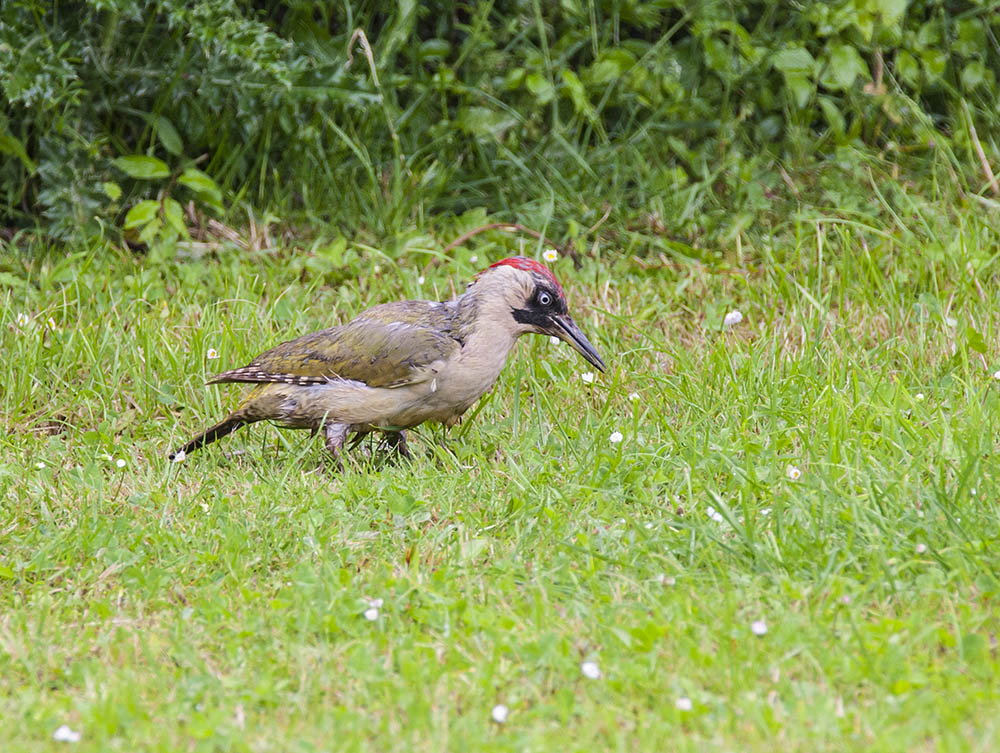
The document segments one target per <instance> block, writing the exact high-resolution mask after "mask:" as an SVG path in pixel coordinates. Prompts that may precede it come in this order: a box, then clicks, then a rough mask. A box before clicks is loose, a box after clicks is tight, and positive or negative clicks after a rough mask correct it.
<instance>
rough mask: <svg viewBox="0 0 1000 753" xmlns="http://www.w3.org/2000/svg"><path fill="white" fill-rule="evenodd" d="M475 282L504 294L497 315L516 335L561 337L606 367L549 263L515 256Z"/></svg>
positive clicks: (486, 270)
mask: <svg viewBox="0 0 1000 753" xmlns="http://www.w3.org/2000/svg"><path fill="white" fill-rule="evenodd" d="M473 286H474V287H477V288H483V289H488V290H490V291H491V292H495V293H496V294H497V295H499V296H501V297H502V300H503V306H502V308H501V309H499V310H498V311H497V312H496V315H497V316H499V317H501V319H502V321H501V322H500V325H501V326H504V327H508V328H510V329H511V330H512V331H513V332H514V333H515V335H521V334H525V333H528V332H534V333H536V334H540V335H552V336H554V337H558V338H559V339H560V340H563V341H565V342H567V343H569V344H570V345H571V346H573V348H574V349H575V350H576V351H577V352H578V353H579V354H580V355H582V356H583V357H584V358H586V359H587V361H588V362H590V363H591V364H592V365H593V366H595V367H596V368H598V369H600V370H601V371H604V370H605V368H606V367H605V365H604V361H602V360H601V357H600V355H598V353H597V349H596V348H595V347H594V346H593V345H591V343H590V340H588V339H587V336H586V335H584V334H583V332H581V331H580V328H579V327H578V326H577V325H576V322H574V321H573V317H571V316H570V315H569V309H568V308H567V306H566V295H565V294H564V293H563V289H562V285H560V284H559V281H558V280H557V279H556V278H555V275H553V274H552V272H551V271H550V270H549V268H548V267H546V266H544V265H542V264H539V263H538V262H537V261H534V260H533V259H528V258H526V257H524V256H512V257H510V258H509V259H503V260H501V261H498V262H496V263H495V264H493V265H491V266H490V267H488V268H487V269H485V270H483V271H482V272H480V273H479V275H478V276H477V277H476V280H475V282H474V283H473Z"/></svg>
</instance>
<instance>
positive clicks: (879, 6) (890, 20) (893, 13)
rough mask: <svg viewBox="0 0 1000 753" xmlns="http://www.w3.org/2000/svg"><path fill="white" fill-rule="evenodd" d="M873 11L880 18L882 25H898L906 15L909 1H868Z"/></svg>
mask: <svg viewBox="0 0 1000 753" xmlns="http://www.w3.org/2000/svg"><path fill="white" fill-rule="evenodd" d="M870 2H871V4H872V6H874V10H875V11H876V12H877V13H878V14H879V15H880V16H881V17H882V23H883V24H885V25H886V26H893V25H895V24H897V23H899V21H900V19H902V18H903V14H904V13H906V5H907V3H908V2H909V0H870Z"/></svg>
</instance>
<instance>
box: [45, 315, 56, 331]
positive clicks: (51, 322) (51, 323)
mask: <svg viewBox="0 0 1000 753" xmlns="http://www.w3.org/2000/svg"><path fill="white" fill-rule="evenodd" d="M45 326H47V327H48V328H49V329H55V328H56V320H55V319H53V318H52V317H51V316H50V317H49V318H48V319H47V320H46V322H45Z"/></svg>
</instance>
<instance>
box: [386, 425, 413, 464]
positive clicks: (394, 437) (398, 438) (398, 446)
mask: <svg viewBox="0 0 1000 753" xmlns="http://www.w3.org/2000/svg"><path fill="white" fill-rule="evenodd" d="M385 439H386V444H387V445H388V446H389V449H390V450H393V449H394V450H396V452H397V453H399V456H400V457H401V458H404V459H406V460H412V459H413V456H412V455H411V454H410V450H409V448H408V447H407V445H406V432H405V431H392V432H389V433H388V434H386V437H385Z"/></svg>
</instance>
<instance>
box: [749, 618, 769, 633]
mask: <svg viewBox="0 0 1000 753" xmlns="http://www.w3.org/2000/svg"><path fill="white" fill-rule="evenodd" d="M750 632H751V633H753V634H754V635H766V634H767V623H766V622H764V620H754V621H753V622H751V623H750Z"/></svg>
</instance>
